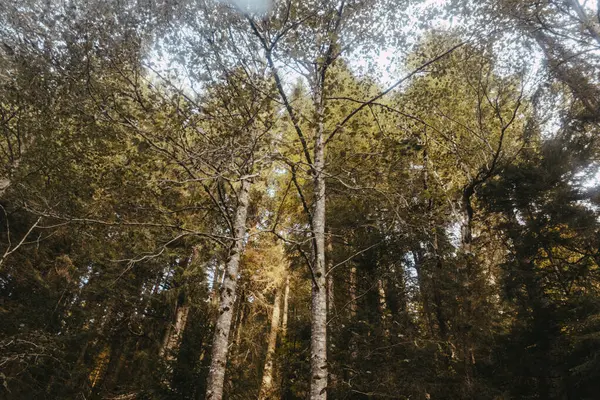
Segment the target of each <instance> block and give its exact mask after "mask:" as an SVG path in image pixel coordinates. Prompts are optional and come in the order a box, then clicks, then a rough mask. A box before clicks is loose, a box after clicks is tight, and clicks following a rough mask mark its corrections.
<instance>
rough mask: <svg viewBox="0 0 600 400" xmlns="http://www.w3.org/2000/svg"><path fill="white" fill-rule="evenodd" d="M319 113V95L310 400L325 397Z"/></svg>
mask: <svg viewBox="0 0 600 400" xmlns="http://www.w3.org/2000/svg"><path fill="white" fill-rule="evenodd" d="M321 95H322V94H321ZM321 95H320V96H319V97H321ZM323 115H324V107H323V102H322V99H321V100H319V105H318V107H317V118H318V126H317V132H316V134H315V149H314V160H313V168H312V173H313V183H314V188H315V191H314V193H315V203H314V210H313V215H312V228H313V230H314V232H313V235H314V243H313V251H314V254H313V256H314V261H313V265H312V267H313V274H314V280H313V283H312V308H311V320H312V321H311V343H310V350H311V351H310V353H311V357H310V369H311V375H310V376H311V379H310V400H325V399H327V281H326V277H325V273H326V264H325V175H324V174H323V173H324V172H325V171H324V169H325V143H324V141H323V131H324V122H323Z"/></svg>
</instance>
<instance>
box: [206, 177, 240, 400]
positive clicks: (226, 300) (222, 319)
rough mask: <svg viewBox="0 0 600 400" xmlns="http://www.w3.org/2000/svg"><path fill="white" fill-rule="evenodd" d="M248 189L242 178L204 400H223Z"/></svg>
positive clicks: (221, 290)
mask: <svg viewBox="0 0 600 400" xmlns="http://www.w3.org/2000/svg"><path fill="white" fill-rule="evenodd" d="M250 186H251V182H250V180H248V179H243V180H242V184H241V188H240V192H239V194H238V205H237V209H236V212H235V219H234V221H233V223H234V225H233V229H234V231H233V237H234V242H233V244H232V247H231V251H230V254H229V260H227V264H226V266H225V277H224V279H223V284H222V285H221V289H220V301H219V314H218V316H217V322H216V324H215V333H214V338H213V345H212V357H211V361H210V369H209V371H208V379H207V385H206V386H207V389H206V399H207V400H221V399H222V398H223V383H224V382H225V368H226V366H227V353H228V350H229V332H230V331H231V321H232V319H233V305H234V302H235V291H236V287H237V279H238V267H239V263H240V257H241V255H242V251H243V248H244V237H245V235H246V215H247V213H248V204H249V201H250V199H249V197H250V196H249V192H250Z"/></svg>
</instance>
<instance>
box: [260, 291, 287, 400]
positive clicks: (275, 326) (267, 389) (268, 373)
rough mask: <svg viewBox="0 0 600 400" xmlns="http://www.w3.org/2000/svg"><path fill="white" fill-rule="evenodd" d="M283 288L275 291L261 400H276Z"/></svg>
mask: <svg viewBox="0 0 600 400" xmlns="http://www.w3.org/2000/svg"><path fill="white" fill-rule="evenodd" d="M280 303H281V288H277V290H276V291H275V300H273V315H272V316H271V331H270V333H269V337H268V338H267V356H266V358H265V366H264V368H263V376H262V384H261V386H260V395H259V397H258V398H259V399H260V400H268V399H274V398H275V390H274V389H275V388H273V359H274V357H275V348H276V346H277V334H278V332H279V319H280V317H281V304H280Z"/></svg>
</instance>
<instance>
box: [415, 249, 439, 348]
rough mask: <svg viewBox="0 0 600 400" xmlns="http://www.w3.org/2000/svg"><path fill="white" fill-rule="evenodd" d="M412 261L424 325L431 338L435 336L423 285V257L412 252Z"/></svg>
mask: <svg viewBox="0 0 600 400" xmlns="http://www.w3.org/2000/svg"><path fill="white" fill-rule="evenodd" d="M412 254H413V259H414V260H415V271H416V272H417V282H418V283H419V294H420V295H421V304H422V305H423V315H424V316H425V323H426V324H427V328H428V330H429V333H430V334H431V336H432V337H433V336H435V333H434V329H433V323H432V321H431V306H430V305H429V294H428V293H427V288H426V284H425V276H424V275H423V272H424V271H423V265H422V260H423V256H422V255H420V254H419V253H417V252H416V251H413V252H412Z"/></svg>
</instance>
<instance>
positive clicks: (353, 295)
mask: <svg viewBox="0 0 600 400" xmlns="http://www.w3.org/2000/svg"><path fill="white" fill-rule="evenodd" d="M349 292H350V318H351V319H354V318H355V317H356V310H357V308H356V266H354V265H353V266H352V267H350V290H349Z"/></svg>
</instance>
